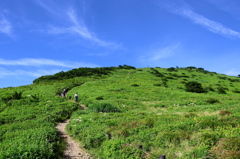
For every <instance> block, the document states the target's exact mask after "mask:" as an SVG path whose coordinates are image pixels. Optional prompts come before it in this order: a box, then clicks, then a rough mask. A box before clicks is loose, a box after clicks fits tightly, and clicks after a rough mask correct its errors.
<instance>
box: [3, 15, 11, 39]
mask: <svg viewBox="0 0 240 159" xmlns="http://www.w3.org/2000/svg"><path fill="white" fill-rule="evenodd" d="M0 32H1V33H3V34H6V35H8V36H9V37H11V38H13V31H12V25H11V23H10V21H9V20H7V19H6V17H5V16H4V15H1V14H0Z"/></svg>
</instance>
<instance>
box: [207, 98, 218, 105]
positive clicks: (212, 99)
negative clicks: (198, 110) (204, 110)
mask: <svg viewBox="0 0 240 159" xmlns="http://www.w3.org/2000/svg"><path fill="white" fill-rule="evenodd" d="M206 102H207V103H209V104H214V103H218V102H219V100H218V99H215V98H208V99H207V100H206Z"/></svg>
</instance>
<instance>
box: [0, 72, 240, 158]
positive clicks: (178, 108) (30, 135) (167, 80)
mask: <svg viewBox="0 0 240 159" xmlns="http://www.w3.org/2000/svg"><path fill="white" fill-rule="evenodd" d="M156 71H157V72H158V73H156ZM159 73H161V76H162V75H163V77H159ZM219 77H220V78H219ZM187 81H197V82H200V83H201V84H202V85H203V86H204V87H206V88H208V89H210V88H212V89H213V90H214V91H209V92H208V93H201V94H200V93H189V92H186V91H185V90H184V82H187ZM82 83H84V84H82ZM220 86H221V87H225V88H227V89H228V90H226V92H227V94H219V93H218V89H217V88H218V87H220ZM63 88H68V89H71V90H70V91H69V93H68V99H71V98H72V97H73V95H74V94H75V93H76V92H78V93H79V98H80V103H82V104H85V105H87V106H89V107H91V106H92V105H93V104H101V103H108V104H112V105H114V106H117V107H118V108H119V109H120V110H121V111H122V112H121V113H96V112H92V111H90V110H84V111H83V110H79V111H75V112H74V114H73V115H72V116H71V119H72V120H71V123H70V125H69V126H68V130H69V132H70V133H71V134H72V135H73V136H74V138H76V139H77V140H80V141H81V142H82V144H83V146H84V147H85V148H86V149H89V151H90V152H92V153H93V154H94V155H95V156H96V157H101V158H118V157H120V158H155V157H159V156H160V154H165V155H167V157H168V158H204V157H207V156H208V158H212V157H211V156H217V157H218V156H223V157H224V156H225V157H228V156H232V158H237V157H236V156H239V149H237V148H239V146H240V145H239V142H236V141H240V140H239V136H240V128H239V118H240V112H239V111H240V108H239V99H240V94H238V93H234V92H233V91H235V92H237V91H238V90H240V82H239V80H238V78H236V77H230V76H225V75H219V74H216V73H211V72H206V71H199V70H198V69H192V70H191V69H177V71H173V72H170V71H168V70H167V69H163V68H155V69H152V68H144V69H137V70H134V69H131V70H126V69H118V70H115V71H113V72H112V74H111V75H110V76H105V77H104V78H103V77H100V76H98V79H96V78H95V79H93V78H89V77H78V78H74V79H67V80H64V81H58V82H56V81H55V82H51V83H45V84H44V83H43V84H37V85H29V86H23V87H16V88H5V89H0V95H1V98H2V97H9V96H11V95H12V94H13V93H14V92H21V91H22V92H23V93H22V96H21V99H17V100H10V101H7V102H4V101H1V107H0V141H1V143H0V158H21V157H22V158H26V157H27V158H37V157H40V158H56V156H57V155H60V154H61V148H63V146H62V143H61V142H59V138H58V137H57V133H56V129H55V128H54V126H55V124H56V123H57V122H60V121H62V120H64V119H66V118H68V117H69V116H70V115H71V113H72V112H73V111H74V110H76V109H78V107H77V105H76V104H73V103H71V102H69V101H66V100H65V99H63V98H61V97H58V96H56V92H59V91H61V90H62V89H63ZM29 95H30V96H29ZM34 97H35V98H34ZM214 102H215V103H214ZM211 103H212V104H211ZM107 134H108V135H109V134H111V136H112V137H111V139H108V136H107ZM233 141H234V142H233ZM234 144H235V145H234ZM139 145H142V147H143V148H142V149H138V148H137V147H138V146H139ZM223 152H224V153H223Z"/></svg>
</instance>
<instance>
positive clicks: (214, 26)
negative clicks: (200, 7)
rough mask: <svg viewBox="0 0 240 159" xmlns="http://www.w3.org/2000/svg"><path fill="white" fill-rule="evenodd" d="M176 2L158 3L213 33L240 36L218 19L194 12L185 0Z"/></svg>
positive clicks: (163, 1) (161, 1) (165, 0)
mask: <svg viewBox="0 0 240 159" xmlns="http://www.w3.org/2000/svg"><path fill="white" fill-rule="evenodd" d="M176 2H177V3H171V2H169V1H167V0H160V1H157V2H156V3H157V4H158V5H159V6H161V7H164V8H166V9H168V10H169V11H171V12H172V13H175V14H178V15H180V16H182V17H185V18H187V19H189V20H191V21H192V22H193V23H195V24H198V25H200V26H202V27H204V28H206V29H207V30H209V31H211V32H213V33H216V34H220V35H223V36H226V37H231V38H240V32H238V31H235V30H233V29H231V28H228V27H226V26H224V25H223V24H221V23H219V22H217V21H214V20H211V19H209V18H207V17H205V16H203V15H200V14H198V13H196V12H194V11H193V9H192V8H191V6H190V5H189V4H187V3H186V2H185V1H183V0H177V1H176ZM176 4H177V5H176Z"/></svg>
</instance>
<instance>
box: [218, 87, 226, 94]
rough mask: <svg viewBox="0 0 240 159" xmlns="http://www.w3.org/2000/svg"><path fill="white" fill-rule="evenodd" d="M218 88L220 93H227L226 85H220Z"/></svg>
mask: <svg viewBox="0 0 240 159" xmlns="http://www.w3.org/2000/svg"><path fill="white" fill-rule="evenodd" d="M217 90H218V93H219V94H227V92H226V88H224V87H218V88H217Z"/></svg>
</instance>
